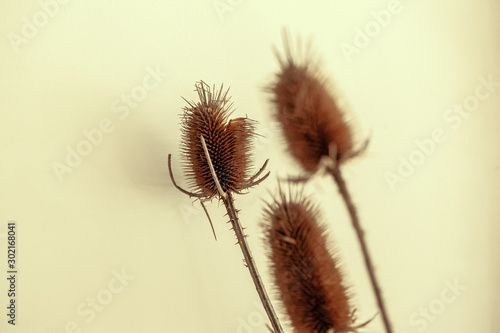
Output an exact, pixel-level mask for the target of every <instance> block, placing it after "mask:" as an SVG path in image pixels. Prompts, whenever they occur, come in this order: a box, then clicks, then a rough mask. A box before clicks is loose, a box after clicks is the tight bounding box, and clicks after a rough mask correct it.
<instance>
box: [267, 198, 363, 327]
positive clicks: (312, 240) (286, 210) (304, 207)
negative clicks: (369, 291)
mask: <svg viewBox="0 0 500 333" xmlns="http://www.w3.org/2000/svg"><path fill="white" fill-rule="evenodd" d="M263 226H264V228H265V235H266V245H267V246H268V248H269V251H268V252H269V253H268V255H269V259H270V264H271V271H272V273H273V275H274V281H275V285H276V287H277V290H278V293H279V296H280V298H281V300H282V302H283V305H284V307H285V309H286V311H287V313H288V316H289V318H290V321H291V324H292V326H293V327H294V329H295V332H297V333H326V332H349V331H355V330H356V328H357V327H354V325H353V324H354V320H355V318H354V312H355V311H354V309H353V307H352V305H351V302H350V300H349V298H350V297H349V290H348V288H347V287H346V286H345V282H344V281H343V280H344V278H343V274H342V272H341V271H340V269H339V262H338V258H337V257H336V256H335V255H332V248H331V246H329V243H328V240H327V234H326V229H325V227H324V223H322V222H321V216H320V214H319V211H318V207H317V206H315V205H314V204H312V202H311V201H310V200H308V199H307V198H304V197H303V196H302V195H299V194H298V192H296V193H292V192H291V191H290V193H289V194H288V197H287V196H286V195H285V194H284V192H283V191H282V190H281V189H280V190H279V196H278V197H277V198H275V199H274V201H272V202H270V203H268V205H267V207H266V209H265V214H264V217H263Z"/></svg>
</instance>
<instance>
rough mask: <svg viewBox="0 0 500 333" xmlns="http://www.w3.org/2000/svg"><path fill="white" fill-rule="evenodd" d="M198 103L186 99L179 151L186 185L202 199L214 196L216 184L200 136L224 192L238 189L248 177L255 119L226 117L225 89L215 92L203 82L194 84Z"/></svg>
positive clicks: (228, 110) (229, 106)
mask: <svg viewBox="0 0 500 333" xmlns="http://www.w3.org/2000/svg"><path fill="white" fill-rule="evenodd" d="M195 88H196V91H197V92H198V97H199V102H188V101H186V102H187V103H188V106H186V107H185V108H184V114H183V115H182V121H181V131H182V140H181V153H182V156H183V160H184V162H183V168H184V172H185V176H186V178H187V179H188V182H189V186H190V187H191V188H192V189H193V191H195V192H199V193H202V194H203V195H204V196H205V197H206V198H212V197H214V196H216V195H218V191H217V186H216V183H215V181H214V179H213V177H212V173H211V171H210V167H209V164H208V161H207V158H206V155H205V152H204V149H203V146H202V144H201V136H203V138H204V140H205V143H206V146H207V150H208V152H209V155H210V159H211V161H212V164H213V167H214V169H215V173H216V175H217V179H218V180H219V183H220V185H221V187H222V190H223V191H224V192H227V191H238V190H239V189H241V188H242V187H243V186H244V184H245V183H246V182H247V180H248V173H249V169H250V168H251V166H252V163H251V161H252V158H251V157H252V154H251V148H252V144H253V139H254V136H255V124H256V122H255V121H253V120H250V119H248V118H235V119H231V120H230V119H229V116H230V114H231V113H232V103H231V102H230V97H228V92H229V89H227V90H226V91H225V92H223V85H221V87H220V89H219V90H218V91H217V90H216V89H215V86H213V87H212V90H211V89H210V87H209V86H208V85H207V84H206V83H205V82H203V81H200V82H197V83H196V84H195Z"/></svg>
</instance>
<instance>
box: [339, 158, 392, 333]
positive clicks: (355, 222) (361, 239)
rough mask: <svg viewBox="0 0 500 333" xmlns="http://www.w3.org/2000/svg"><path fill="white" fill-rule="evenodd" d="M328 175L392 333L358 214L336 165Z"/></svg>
mask: <svg viewBox="0 0 500 333" xmlns="http://www.w3.org/2000/svg"><path fill="white" fill-rule="evenodd" d="M330 173H331V174H332V176H333V179H334V180H335V182H336V183H337V186H338V189H339V192H340V195H341V196H342V198H343V199H344V202H345V204H346V206H347V210H348V211H349V215H350V217H351V222H352V225H353V227H354V230H355V231H356V234H357V236H358V240H359V244H360V246H361V251H362V252H363V257H364V260H365V266H366V269H367V271H368V275H369V276H370V281H371V284H372V287H373V291H374V293H375V297H376V298H377V304H378V307H379V309H380V313H381V315H382V321H383V322H384V326H385V330H386V332H387V333H392V328H391V324H390V322H389V317H388V315H387V310H386V308H385V303H384V300H383V299H382V293H381V291H380V287H379V285H378V282H377V278H376V277H375V271H374V269H373V264H372V260H371V258H370V254H369V252H368V248H367V246H366V241H365V237H364V231H363V229H362V228H361V225H360V223H359V218H358V213H357V211H356V207H354V204H353V202H352V198H351V195H350V194H349V191H348V190H347V185H346V183H345V181H344V178H343V177H342V174H341V172H340V169H339V168H338V165H334V166H333V167H331V168H330Z"/></svg>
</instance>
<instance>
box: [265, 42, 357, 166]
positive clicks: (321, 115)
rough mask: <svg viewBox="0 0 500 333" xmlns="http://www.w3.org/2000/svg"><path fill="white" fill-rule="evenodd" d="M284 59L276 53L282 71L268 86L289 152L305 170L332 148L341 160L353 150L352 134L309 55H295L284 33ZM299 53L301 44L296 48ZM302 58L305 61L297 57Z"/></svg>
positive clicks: (315, 163)
mask: <svg viewBox="0 0 500 333" xmlns="http://www.w3.org/2000/svg"><path fill="white" fill-rule="evenodd" d="M283 41H284V46H285V57H282V56H280V55H279V54H278V53H277V52H276V56H277V58H278V61H279V63H280V67H281V68H280V71H279V72H278V73H277V74H276V79H275V81H274V82H273V83H272V84H271V85H270V86H269V87H268V90H269V92H270V93H271V94H272V103H273V104H274V109H275V110H274V112H275V113H274V116H275V119H276V120H277V121H278V122H279V123H281V126H282V129H283V134H284V137H285V139H286V141H287V144H288V149H289V151H290V153H291V154H292V156H294V157H295V159H297V160H298V161H299V162H300V164H301V165H302V167H303V168H304V169H305V170H306V171H314V170H316V169H317V167H318V164H319V163H320V160H321V158H322V157H323V156H329V155H330V152H331V148H332V147H334V148H335V152H336V155H335V156H331V157H334V158H335V159H336V160H341V159H342V158H343V157H345V156H348V155H349V153H350V152H351V151H352V149H353V144H352V138H351V131H350V129H349V127H348V126H347V123H346V120H345V119H344V115H343V112H342V111H341V110H340V108H339V106H338V104H337V102H336V100H335V98H334V96H333V94H332V93H331V92H330V91H329V89H328V84H327V82H326V79H325V78H324V77H323V76H321V75H320V73H319V70H318V68H317V67H318V66H317V63H316V62H315V61H314V60H313V59H311V58H310V57H311V56H310V55H309V54H305V55H302V54H298V55H293V54H292V50H291V48H290V41H289V36H288V35H287V34H286V33H284V34H283ZM297 49H298V52H300V49H301V47H300V44H299V45H298V47H297ZM299 57H301V58H302V57H303V59H302V60H299V59H297V58H299Z"/></svg>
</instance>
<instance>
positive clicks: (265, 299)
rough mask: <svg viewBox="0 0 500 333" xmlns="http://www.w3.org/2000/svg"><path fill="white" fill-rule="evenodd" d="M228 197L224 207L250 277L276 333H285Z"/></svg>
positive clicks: (235, 211) (230, 197)
mask: <svg viewBox="0 0 500 333" xmlns="http://www.w3.org/2000/svg"><path fill="white" fill-rule="evenodd" d="M226 195H227V197H226V198H222V201H223V202H224V206H226V210H227V214H228V215H229V219H230V220H231V225H232V226H233V230H234V233H235V234H236V239H237V240H238V244H239V245H240V248H241V251H242V252H243V257H244V258H245V265H246V266H247V267H248V269H249V270H250V275H251V276H252V279H253V283H254V284H255V288H256V289H257V293H258V294H259V297H260V300H261V302H262V305H263V306H264V309H265V310H266V313H267V316H268V317H269V320H270V321H271V325H272V326H273V329H274V332H275V333H283V328H281V325H280V322H279V320H278V317H277V316H276V312H275V311H274V308H273V305H272V304H271V301H270V299H269V296H268V295H267V292H266V289H265V288H264V284H263V283H262V279H261V278H260V274H259V271H258V270H257V266H256V265H255V261H254V260H253V256H252V253H251V252H250V247H249V246H248V243H247V240H246V235H245V233H244V232H243V228H242V226H241V223H240V220H239V218H238V212H237V210H236V209H235V208H234V199H233V197H232V195H231V193H230V192H227V193H226Z"/></svg>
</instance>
